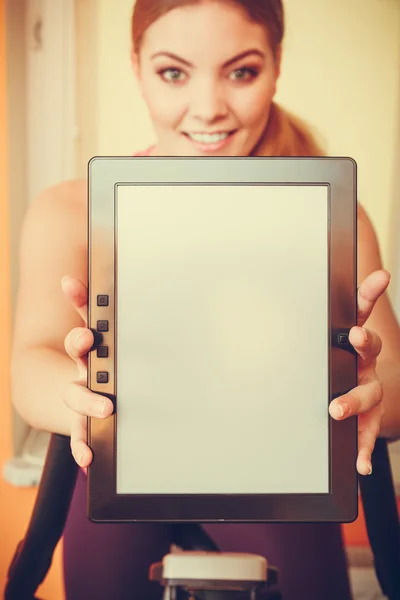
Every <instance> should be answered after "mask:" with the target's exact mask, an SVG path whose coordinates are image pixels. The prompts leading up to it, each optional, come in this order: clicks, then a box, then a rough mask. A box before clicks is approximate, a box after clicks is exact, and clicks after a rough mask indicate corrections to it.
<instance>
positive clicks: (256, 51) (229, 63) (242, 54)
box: [223, 48, 265, 67]
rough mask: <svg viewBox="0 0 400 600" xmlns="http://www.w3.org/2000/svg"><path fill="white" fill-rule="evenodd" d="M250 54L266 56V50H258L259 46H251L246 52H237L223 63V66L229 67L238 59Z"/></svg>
mask: <svg viewBox="0 0 400 600" xmlns="http://www.w3.org/2000/svg"><path fill="white" fill-rule="evenodd" d="M249 54H257V55H258V56H260V57H261V58H265V54H264V52H261V50H257V48H251V49H250V50H245V51H244V52H241V53H240V54H237V55H236V56H234V57H233V58H230V59H229V60H227V61H226V63H224V64H223V66H224V67H229V66H230V65H232V64H233V63H235V62H237V61H238V60H242V59H243V58H246V57H247V56H249Z"/></svg>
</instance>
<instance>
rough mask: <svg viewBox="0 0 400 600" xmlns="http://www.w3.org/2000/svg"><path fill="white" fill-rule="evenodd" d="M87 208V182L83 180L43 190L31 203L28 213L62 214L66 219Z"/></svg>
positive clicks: (65, 182)
mask: <svg viewBox="0 0 400 600" xmlns="http://www.w3.org/2000/svg"><path fill="white" fill-rule="evenodd" d="M86 207H87V181H86V180H85V179H81V180H74V181H64V182H62V183H58V184H56V185H53V186H51V187H48V188H46V189H44V190H43V191H42V192H40V193H39V194H38V195H37V196H36V198H35V199H34V200H33V201H32V203H31V204H30V206H29V208H28V213H31V214H39V213H40V214H43V212H45V213H47V214H49V215H55V214H58V213H63V215H64V217H65V218H66V219H68V217H69V215H71V216H76V212H77V211H79V212H80V211H86Z"/></svg>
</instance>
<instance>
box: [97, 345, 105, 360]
mask: <svg viewBox="0 0 400 600" xmlns="http://www.w3.org/2000/svg"><path fill="white" fill-rule="evenodd" d="M97 357H98V358H107V357H108V346H98V348H97Z"/></svg>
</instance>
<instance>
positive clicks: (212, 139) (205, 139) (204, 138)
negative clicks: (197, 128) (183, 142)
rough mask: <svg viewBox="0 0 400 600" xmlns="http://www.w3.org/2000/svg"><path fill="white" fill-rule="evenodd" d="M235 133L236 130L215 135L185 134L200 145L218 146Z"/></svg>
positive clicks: (187, 132) (219, 132)
mask: <svg viewBox="0 0 400 600" xmlns="http://www.w3.org/2000/svg"><path fill="white" fill-rule="evenodd" d="M235 132H236V129H232V131H218V132H215V133H202V132H194V131H193V132H189V131H184V132H183V134H184V135H185V136H186V137H188V138H189V139H191V140H193V141H194V142H198V143H200V144H218V142H223V141H224V140H226V138H228V137H229V136H230V135H232V134H233V133H235Z"/></svg>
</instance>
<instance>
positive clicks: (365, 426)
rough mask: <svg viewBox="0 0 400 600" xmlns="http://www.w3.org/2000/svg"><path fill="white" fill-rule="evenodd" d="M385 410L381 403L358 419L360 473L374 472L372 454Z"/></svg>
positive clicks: (358, 462) (358, 465) (358, 463)
mask: <svg viewBox="0 0 400 600" xmlns="http://www.w3.org/2000/svg"><path fill="white" fill-rule="evenodd" d="M382 415H383V410H382V406H381V405H379V406H377V407H376V408H374V409H373V410H371V411H370V412H369V413H366V414H364V415H361V416H360V417H359V419H358V457H357V471H358V472H359V473H360V475H370V474H371V473H372V463H371V456H372V452H373V450H374V447H375V442H376V438H377V437H378V435H379V431H380V426H381V421H382Z"/></svg>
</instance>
